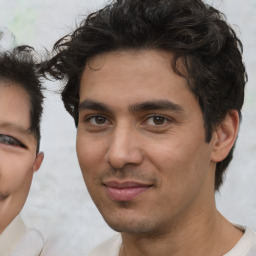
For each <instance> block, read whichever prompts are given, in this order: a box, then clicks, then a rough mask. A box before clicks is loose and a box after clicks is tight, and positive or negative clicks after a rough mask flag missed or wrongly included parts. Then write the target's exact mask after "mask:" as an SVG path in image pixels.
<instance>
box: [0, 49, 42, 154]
mask: <svg viewBox="0 0 256 256" xmlns="http://www.w3.org/2000/svg"><path fill="white" fill-rule="evenodd" d="M33 52H34V50H33V48H32V47H30V46H18V47H15V48H14V49H12V50H10V51H0V81H2V82H6V83H7V84H10V83H14V84H15V86H20V87H21V88H23V89H24V90H25V91H26V93H27V94H28V96H29V100H30V127H29V130H30V131H31V133H32V134H33V135H34V136H35V138H36V141H37V153H38V151H39V146H40V138H41V135H40V121H41V116H42V111H43V107H42V105H43V98H44V96H43V93H42V85H41V81H40V73H39V72H38V67H39V61H38V63H37V61H36V60H35V56H34V54H33Z"/></svg>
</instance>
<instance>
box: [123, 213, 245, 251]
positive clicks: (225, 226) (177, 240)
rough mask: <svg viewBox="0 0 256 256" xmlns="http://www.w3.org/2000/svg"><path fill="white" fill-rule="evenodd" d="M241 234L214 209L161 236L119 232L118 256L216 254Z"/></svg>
mask: <svg viewBox="0 0 256 256" xmlns="http://www.w3.org/2000/svg"><path fill="white" fill-rule="evenodd" d="M242 235H243V233H242V231H240V230H238V229H237V228H235V227H234V226H233V225H232V224H231V223H230V222H228V221H227V220H226V219H225V218H224V217H223V216H222V215H221V214H220V213H218V212H217V210H216V208H215V211H214V212H212V214H211V216H208V217H205V216H196V217H195V218H194V219H191V220H190V221H184V222H183V223H178V224H177V225H173V228H172V229H169V231H168V232H165V233H164V234H162V235H159V233H158V236H153V235H152V234H150V235H145V234H127V233H122V239H123V245H122V247H121V250H120V255H119V256H154V255H158V256H166V255H172V256H184V255H197V256H203V255H208V256H219V255H224V254H225V253H227V252H228V251H230V250H231V249H232V248H233V247H234V245H235V244H236V243H237V242H238V241H239V239H240V238H241V236H242Z"/></svg>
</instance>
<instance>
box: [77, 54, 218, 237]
mask: <svg viewBox="0 0 256 256" xmlns="http://www.w3.org/2000/svg"><path fill="white" fill-rule="evenodd" d="M171 58H172V55H171V53H168V52H164V51H153V50H151V51H150V50H145V51H119V52H110V53H107V54H103V55H99V56H96V57H94V58H92V59H91V60H90V61H89V63H88V65H87V66H86V68H85V70H84V73H83V76H82V80H81V84H80V109H79V124H78V131H77V154H78V159H79V163H80V167H81V169H82V173H83V176H84V180H85V182H86V185H87V188H88V191H89V193H90V195H91V197H92V199H93V201H94V202H95V204H96V206H97V207H98V209H99V211H100V212H101V214H102V216H103V217H104V219H105V220H106V222H107V223H108V224H109V225H110V226H111V227H112V228H113V229H115V230H117V231H121V232H132V233H151V232H152V233H155V232H160V233H161V232H164V231H165V230H168V229H169V228H173V227H174V226H175V224H178V223H179V222H181V221H184V220H186V219H187V220H189V219H191V217H192V216H200V214H201V213H202V212H204V211H205V210H207V208H210V207H211V206H212V205H213V202H212V200H214V199H213V198H214V197H213V194H214V171H215V163H214V162H213V161H211V154H212V150H213V140H212V141H211V142H210V143H206V142H205V129H204V123H203V117H202V112H201V109H200V107H199V104H198V101H197V100H196V98H195V96H194V95H193V94H192V92H191V91H190V89H189V87H188V85H187V81H186V80H185V79H184V78H182V77H180V76H178V75H177V74H175V73H174V72H173V71H172V69H171V64H170V63H171ZM213 138H215V137H214V136H213ZM209 198H210V199H209Z"/></svg>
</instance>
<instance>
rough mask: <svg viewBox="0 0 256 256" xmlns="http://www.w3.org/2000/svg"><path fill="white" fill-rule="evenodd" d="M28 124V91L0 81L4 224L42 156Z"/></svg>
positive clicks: (0, 172)
mask: <svg viewBox="0 0 256 256" xmlns="http://www.w3.org/2000/svg"><path fill="white" fill-rule="evenodd" d="M29 127H30V102H29V96H28V94H27V93H26V91H25V90H24V89H23V88H22V87H20V86H18V85H17V84H13V83H7V82H3V81H2V82H0V218H1V220H2V219H5V218H7V219H10V220H9V221H7V225H8V224H9V223H8V222H10V221H11V220H12V219H13V218H14V217H15V216H16V215H17V214H18V213H19V212H20V210H21V209H22V207H23V205H24V203H25V201H26V198H27V195H28V192H29V189H30V185H31V181H32V177H33V173H34V172H35V171H36V170H37V169H38V168H39V167H40V165H41V162H42V160H43V154H42V153H40V154H38V155H37V154H36V148H37V142H36V139H35V137H34V135H33V134H32V133H31V132H30V130H29ZM1 225H2V224H1ZM4 228H5V227H1V226H0V233H1V231H2V230H3V229H4ZM1 229H2V230H1Z"/></svg>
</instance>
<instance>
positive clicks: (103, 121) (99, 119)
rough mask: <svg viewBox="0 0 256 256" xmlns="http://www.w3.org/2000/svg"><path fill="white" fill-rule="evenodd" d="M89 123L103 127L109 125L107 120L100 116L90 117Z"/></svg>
mask: <svg viewBox="0 0 256 256" xmlns="http://www.w3.org/2000/svg"><path fill="white" fill-rule="evenodd" d="M87 121H88V122H89V123H91V124H93V125H103V124H106V123H107V118H106V117H104V116H100V115H94V116H90V117H89V118H88V119H87Z"/></svg>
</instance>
